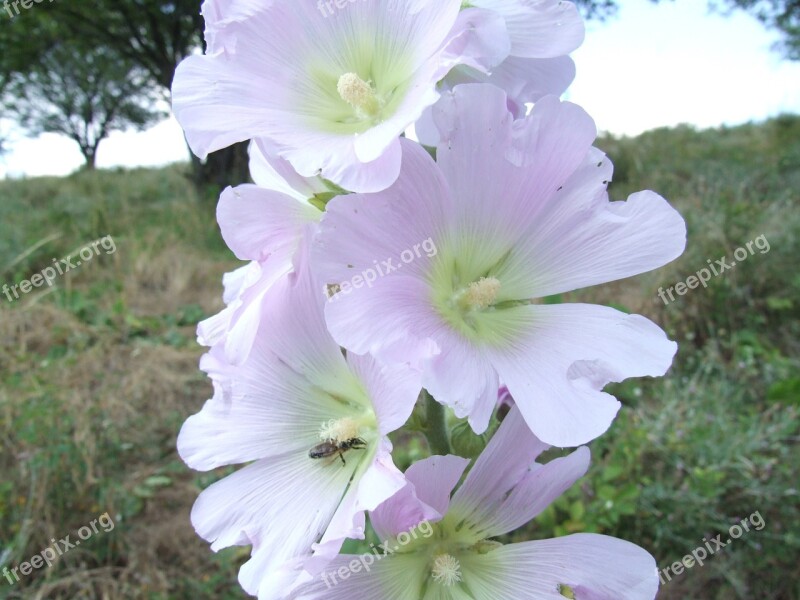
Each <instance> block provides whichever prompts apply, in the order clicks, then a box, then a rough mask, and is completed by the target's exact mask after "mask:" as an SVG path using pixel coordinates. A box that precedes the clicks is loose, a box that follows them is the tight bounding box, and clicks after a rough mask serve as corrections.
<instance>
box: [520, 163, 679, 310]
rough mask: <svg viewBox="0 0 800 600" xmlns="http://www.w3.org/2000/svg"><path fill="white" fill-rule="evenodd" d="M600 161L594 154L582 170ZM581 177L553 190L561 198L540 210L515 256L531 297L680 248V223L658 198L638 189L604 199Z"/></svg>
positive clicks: (650, 263)
mask: <svg viewBox="0 0 800 600" xmlns="http://www.w3.org/2000/svg"><path fill="white" fill-rule="evenodd" d="M606 161H607V159H604V157H602V158H600V157H598V159H597V162H596V163H594V162H593V163H592V164H591V165H590V166H589V167H588V168H589V169H593V168H594V169H596V170H597V171H600V170H601V169H599V168H598V165H599V164H601V163H603V164H604V163H605V162H606ZM583 177H585V175H584V172H581V173H580V174H576V176H575V177H573V178H572V179H571V181H570V182H568V183H567V185H565V186H564V189H563V190H562V191H561V192H559V194H561V198H560V200H561V201H560V202H552V203H551V204H550V206H548V207H547V208H546V209H545V210H544V211H542V213H540V215H539V219H537V220H536V221H535V222H534V224H533V225H532V226H531V228H530V230H529V231H528V232H527V234H526V235H525V238H526V243H525V244H523V246H522V249H521V251H520V252H519V254H518V255H517V256H516V259H517V262H516V263H515V268H519V271H520V272H524V274H525V276H526V279H527V280H528V282H529V285H530V287H529V288H528V290H529V293H530V296H531V297H532V298H540V297H544V296H549V295H553V294H560V293H563V292H567V291H571V290H575V289H580V288H584V287H589V286H592V285H596V284H599V283H607V282H610V281H616V280H618V279H624V278H626V277H632V276H634V275H638V274H640V273H645V272H647V271H651V270H653V269H656V268H658V267H661V266H663V265H665V264H667V263H669V262H671V261H673V260H675V259H676V258H677V257H678V256H680V255H681V254H682V253H683V250H684V248H685V247H686V223H685V222H684V220H683V218H682V217H681V215H680V214H679V213H678V212H677V211H676V210H675V209H674V208H672V207H671V206H670V205H669V203H668V202H667V201H666V200H664V198H662V197H661V196H659V195H658V194H655V193H653V192H650V191H644V192H639V193H636V194H632V195H631V196H630V197H629V198H628V200H627V201H626V202H609V201H608V197H607V195H606V194H605V190H604V189H603V190H598V191H597V192H595V193H594V194H591V193H588V194H587V193H586V187H587V184H586V183H584V182H583V181H582V178H583ZM595 177H597V176H595ZM600 177H602V175H600ZM603 181H604V182H606V181H607V180H603ZM576 188H578V190H579V193H573V190H575V189H576ZM587 199H588V201H587Z"/></svg>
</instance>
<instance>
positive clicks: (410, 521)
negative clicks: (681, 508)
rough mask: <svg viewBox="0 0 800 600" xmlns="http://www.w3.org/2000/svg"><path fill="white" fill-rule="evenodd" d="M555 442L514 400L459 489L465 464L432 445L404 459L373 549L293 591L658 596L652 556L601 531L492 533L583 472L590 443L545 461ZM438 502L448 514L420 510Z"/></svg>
mask: <svg viewBox="0 0 800 600" xmlns="http://www.w3.org/2000/svg"><path fill="white" fill-rule="evenodd" d="M547 448H548V446H547V445H546V444H544V443H542V442H541V441H540V440H538V439H537V438H536V437H535V436H534V435H533V434H532V433H531V432H530V431H529V430H528V428H527V426H526V425H525V422H524V421H523V419H522V418H521V416H520V414H519V410H518V409H516V408H515V409H513V410H512V412H511V413H510V414H509V416H508V418H506V419H505V421H503V424H502V425H501V427H500V429H499V430H498V432H497V434H496V435H495V436H494V438H492V440H491V442H490V443H489V445H488V446H487V447H486V449H485V450H484V451H483V453H482V454H481V455H480V457H478V460H477V461H476V463H475V466H474V467H473V468H472V470H471V472H470V473H469V475H468V476H467V478H466V480H465V481H464V483H463V484H462V485H461V486H460V487H459V488H458V490H457V491H456V492H455V494H454V495H453V496H452V499H451V497H450V493H451V491H452V490H453V488H454V487H455V486H456V484H457V483H458V481H459V479H460V478H461V475H462V473H463V471H464V469H465V468H466V465H467V462H468V461H467V460H466V459H463V458H459V457H456V456H432V457H431V458H428V459H425V460H423V461H420V462H418V463H416V464H414V465H413V466H411V467H410V468H409V469H408V471H406V478H407V480H408V482H409V483H408V485H407V486H406V487H405V488H404V489H403V490H402V491H401V492H400V493H399V494H397V495H396V496H393V497H392V498H390V499H389V500H387V501H386V502H385V503H383V504H382V505H381V506H379V507H378V509H377V510H375V511H374V512H372V513H371V515H370V519H371V521H372V524H373V526H374V527H375V531H376V532H377V533H378V535H379V536H380V537H381V540H386V541H385V542H384V543H383V544H382V545H381V549H380V550H379V551H377V552H372V553H369V554H364V555H361V556H358V555H341V556H339V557H337V558H336V559H335V560H334V561H333V562H332V563H331V564H330V565H328V567H327V568H326V569H325V571H324V572H323V573H322V574H321V575H319V576H318V577H317V578H316V579H314V580H313V581H311V582H308V583H304V584H302V585H301V586H299V587H298V588H297V589H296V590H295V591H294V592H293V593H292V594H290V596H289V597H290V598H291V599H292V600H322V599H325V600H352V599H353V598H369V599H373V598H375V599H377V598H380V599H381V600H500V599H502V600H564V599H565V598H575V599H579V600H581V599H583V600H652V599H653V598H654V597H655V595H656V592H657V590H658V576H657V574H656V563H655V560H654V559H653V557H652V556H651V555H650V554H649V553H648V552H646V551H645V550H643V549H642V548H640V547H639V546H636V545H634V544H631V543H629V542H626V541H623V540H619V539H616V538H612V537H608V536H604V535H598V534H574V535H568V536H565V537H561V538H555V539H548V540H538V541H530V542H520V543H511V544H501V543H500V542H497V541H494V540H493V539H492V538H495V537H497V536H500V535H503V534H506V533H509V532H511V531H513V530H515V529H517V528H519V527H521V526H523V525H525V524H526V523H527V522H528V521H530V520H531V519H533V518H534V517H535V516H536V515H538V514H539V513H541V512H542V511H543V510H544V509H545V508H547V506H548V505H550V503H551V502H553V501H554V500H555V499H556V498H558V496H560V495H561V493H563V492H564V491H565V490H566V489H567V488H569V487H570V486H571V485H572V484H573V483H574V482H575V481H576V480H577V479H579V478H580V477H581V476H583V474H584V473H585V472H586V470H587V468H588V466H589V458H590V457H589V450H588V449H587V448H586V447H581V448H578V449H577V450H576V451H574V452H573V453H572V454H570V455H568V456H565V457H563V458H557V459H554V460H551V461H550V462H548V463H546V464H540V463H537V462H534V461H535V459H536V457H537V456H538V455H539V454H541V453H542V452H543V451H545V450H546V449H547ZM426 514H428V515H430V514H439V515H441V517H433V518H430V517H427V519H428V520H424V519H426V517H425V516H424V515H426Z"/></svg>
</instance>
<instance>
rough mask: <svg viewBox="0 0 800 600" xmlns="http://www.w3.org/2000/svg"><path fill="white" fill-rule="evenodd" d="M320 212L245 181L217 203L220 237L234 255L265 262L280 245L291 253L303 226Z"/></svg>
mask: <svg viewBox="0 0 800 600" xmlns="http://www.w3.org/2000/svg"><path fill="white" fill-rule="evenodd" d="M321 216H322V213H321V212H320V211H319V210H318V209H316V208H314V207H313V206H311V205H309V204H306V203H303V202H298V201H297V199H296V198H292V197H291V196H288V195H286V194H282V193H281V192H276V191H273V190H268V189H264V188H261V187H258V186H256V185H250V184H244V185H240V186H237V187H235V188H231V187H229V188H227V189H226V190H225V191H223V192H222V196H221V197H220V200H219V204H218V205H217V222H218V223H219V226H220V230H221V231H222V237H223V238H224V240H225V243H226V244H228V247H229V248H230V249H231V250H233V252H234V254H236V256H237V258H240V259H243V260H257V261H261V262H263V261H265V260H266V259H267V258H268V257H269V256H270V255H272V254H274V253H276V252H279V251H280V250H281V248H282V247H285V246H290V247H291V252H290V254H291V255H293V254H294V251H295V250H296V248H297V245H298V243H299V241H300V237H301V234H302V231H303V228H304V227H305V226H306V225H308V224H310V223H315V222H317V221H319V219H320V217H321Z"/></svg>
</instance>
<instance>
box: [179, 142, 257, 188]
mask: <svg viewBox="0 0 800 600" xmlns="http://www.w3.org/2000/svg"><path fill="white" fill-rule="evenodd" d="M247 147H248V142H239V143H238V144H234V145H233V146H229V147H228V148H223V149H222V150H218V151H216V152H212V153H211V154H209V155H208V158H207V159H206V161H205V162H203V161H201V160H200V159H199V158H197V157H196V156H195V155H194V154H193V153H192V151H191V150H189V156H190V158H191V163H192V180H193V181H194V184H195V187H197V190H198V191H199V192H200V193H201V194H206V193H208V195H210V196H213V197H215V198H216V196H218V195H219V193H220V192H221V191H222V190H223V189H224V188H226V187H228V186H229V185H231V186H233V185H239V184H241V183H247V182H249V181H250V168H249V159H248V154H247Z"/></svg>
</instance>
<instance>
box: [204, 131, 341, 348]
mask: <svg viewBox="0 0 800 600" xmlns="http://www.w3.org/2000/svg"><path fill="white" fill-rule="evenodd" d="M250 173H251V176H252V178H253V181H255V183H256V184H255V185H250V184H247V185H240V186H237V187H235V188H227V189H226V190H225V191H223V192H222V195H221V197H220V200H219V204H218V205H217V221H218V222H219V226H220V229H221V231H222V237H223V238H224V239H225V241H226V242H227V244H228V246H229V247H230V248H231V250H232V251H233V252H234V254H235V255H236V257H237V258H240V259H242V260H249V261H250V262H249V263H248V264H246V265H245V266H243V267H240V268H238V269H236V270H235V271H232V272H231V273H226V274H225V275H224V277H223V285H224V287H225V293H224V294H223V300H224V302H225V304H226V307H225V309H223V310H222V311H221V312H220V313H218V314H216V315H214V316H212V317H210V318H208V319H206V320H204V321H202V322H200V324H199V325H198V328H197V339H198V342H199V343H200V344H203V345H204V346H215V345H217V344H221V345H223V346H224V348H225V354H226V356H227V358H228V360H231V361H233V362H241V361H242V360H244V359H245V358H246V357H247V354H248V353H249V352H250V348H251V347H252V345H253V341H254V339H255V334H256V331H257V330H258V325H259V321H260V319H261V315H262V312H263V309H262V304H263V303H264V302H269V301H270V300H269V293H270V290H271V289H272V287H273V285H274V284H275V282H276V281H278V280H280V279H281V278H282V277H285V276H286V275H287V274H289V273H291V272H292V271H293V269H294V264H293V263H294V258H295V255H296V253H297V250H298V248H299V246H300V245H301V244H302V241H303V239H304V238H305V237H306V236H309V237H310V236H311V235H313V233H314V232H315V231H316V224H317V222H318V221H319V219H320V218H321V216H322V212H321V211H320V209H319V208H317V207H316V206H315V205H314V203H315V200H316V199H318V198H325V199H329V198H330V196H331V195H333V194H335V192H334V191H333V190H332V188H331V186H330V184H328V183H326V182H324V181H323V180H322V179H321V178H319V177H310V178H305V177H301V176H300V175H298V174H297V173H296V172H295V171H294V169H292V166H291V165H290V164H289V163H288V162H287V161H285V160H283V159H281V158H278V157H271V156H268V155H267V154H266V153H264V152H263V151H262V150H261V149H260V148H259V147H258V146H257V145H256V144H255V143H253V144H251V147H250Z"/></svg>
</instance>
